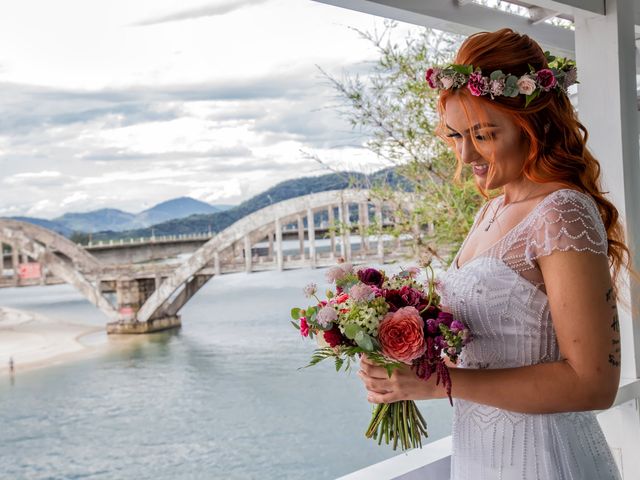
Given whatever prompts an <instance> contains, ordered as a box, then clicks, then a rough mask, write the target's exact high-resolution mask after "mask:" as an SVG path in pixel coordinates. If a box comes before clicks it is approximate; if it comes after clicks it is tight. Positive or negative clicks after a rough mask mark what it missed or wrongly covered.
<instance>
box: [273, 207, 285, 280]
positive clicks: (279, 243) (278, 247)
mask: <svg viewBox="0 0 640 480" xmlns="http://www.w3.org/2000/svg"><path fill="white" fill-rule="evenodd" d="M275 223H276V264H277V266H278V270H280V271H282V270H284V257H283V255H282V224H281V222H280V219H279V218H276V222H275Z"/></svg>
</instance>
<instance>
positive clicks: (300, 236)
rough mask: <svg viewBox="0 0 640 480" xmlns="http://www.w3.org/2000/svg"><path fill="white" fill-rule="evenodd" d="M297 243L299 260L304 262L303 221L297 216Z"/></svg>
mask: <svg viewBox="0 0 640 480" xmlns="http://www.w3.org/2000/svg"><path fill="white" fill-rule="evenodd" d="M298 241H299V242H300V260H304V221H303V220H302V215H298Z"/></svg>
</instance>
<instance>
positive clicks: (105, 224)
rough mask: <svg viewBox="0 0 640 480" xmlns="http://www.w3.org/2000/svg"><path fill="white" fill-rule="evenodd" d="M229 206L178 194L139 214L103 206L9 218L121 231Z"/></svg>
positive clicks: (66, 231) (67, 231)
mask: <svg viewBox="0 0 640 480" xmlns="http://www.w3.org/2000/svg"><path fill="white" fill-rule="evenodd" d="M231 207H232V205H210V204H208V203H205V202H201V201H200V200H195V199H193V198H190V197H180V198H174V199H171V200H167V201H165V202H162V203H159V204H157V205H155V206H153V207H151V208H148V209H147V210H143V211H142V212H140V213H135V214H134V213H129V212H124V211H122V210H118V209H115V208H102V209H99V210H93V211H90V212H84V213H73V212H72V213H65V214H64V215H61V216H59V217H56V218H53V219H51V220H46V219H43V218H33V217H11V218H13V219H15V220H20V221H23V222H29V223H34V224H36V225H40V226H43V227H45V228H48V229H50V230H54V231H56V232H58V233H60V234H62V235H64V236H67V237H68V236H70V235H72V234H73V232H82V233H95V232H100V231H112V232H120V231H126V230H131V229H136V228H145V227H150V226H152V225H155V224H156V223H162V222H165V221H167V220H173V219H179V218H184V217H188V216H190V215H196V214H211V213H215V212H222V211H224V210H226V209H228V208H231Z"/></svg>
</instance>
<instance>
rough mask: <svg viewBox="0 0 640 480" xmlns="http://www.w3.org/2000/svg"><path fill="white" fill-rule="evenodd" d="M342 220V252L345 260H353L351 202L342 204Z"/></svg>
mask: <svg viewBox="0 0 640 480" xmlns="http://www.w3.org/2000/svg"><path fill="white" fill-rule="evenodd" d="M340 211H341V215H340V221H341V222H342V245H341V247H340V254H341V255H342V256H343V257H344V259H345V260H347V261H350V260H351V222H350V220H349V203H342V204H341V205H340Z"/></svg>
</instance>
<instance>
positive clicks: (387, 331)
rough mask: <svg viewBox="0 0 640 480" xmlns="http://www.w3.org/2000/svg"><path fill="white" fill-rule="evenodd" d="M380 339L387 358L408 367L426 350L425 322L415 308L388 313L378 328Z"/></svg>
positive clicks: (405, 308)
mask: <svg viewBox="0 0 640 480" xmlns="http://www.w3.org/2000/svg"><path fill="white" fill-rule="evenodd" d="M378 338H379V340H380V345H381V346H382V353H383V354H384V355H385V356H387V357H388V358H390V359H392V360H397V361H399V362H403V363H406V364H408V365H410V364H411V362H413V360H415V359H416V358H418V357H421V356H422V355H423V354H424V352H425V349H426V344H425V341H424V321H423V320H422V318H420V313H419V312H418V310H416V308H415V307H404V308H401V309H399V310H398V311H396V312H390V313H387V314H386V315H385V317H384V318H383V319H382V321H381V322H380V325H379V327H378Z"/></svg>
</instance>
